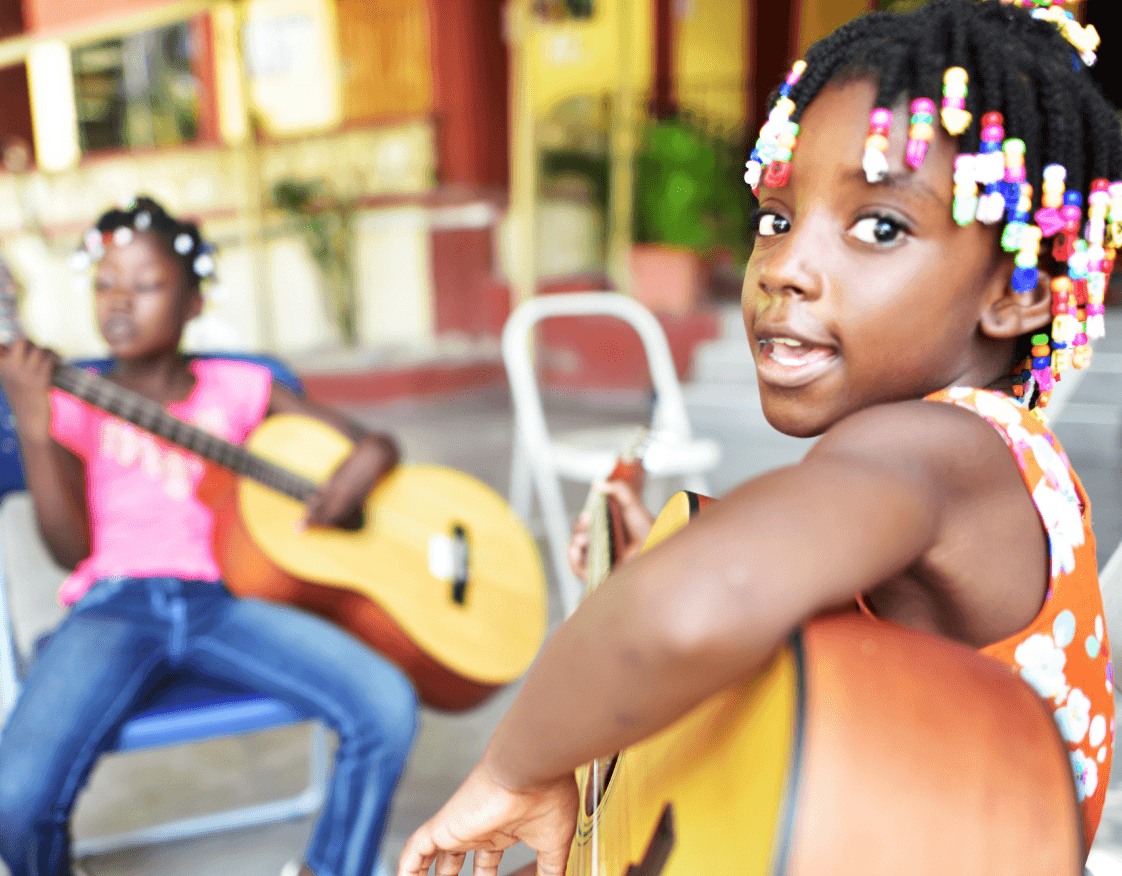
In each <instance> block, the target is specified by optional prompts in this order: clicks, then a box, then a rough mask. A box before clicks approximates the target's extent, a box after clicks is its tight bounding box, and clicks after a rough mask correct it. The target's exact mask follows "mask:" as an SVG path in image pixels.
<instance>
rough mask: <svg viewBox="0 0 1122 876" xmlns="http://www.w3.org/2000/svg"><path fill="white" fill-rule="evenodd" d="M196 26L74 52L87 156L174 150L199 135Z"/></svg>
mask: <svg viewBox="0 0 1122 876" xmlns="http://www.w3.org/2000/svg"><path fill="white" fill-rule="evenodd" d="M194 34H195V31H194V28H193V27H192V26H191V25H190V24H188V23H186V22H183V23H179V24H174V25H171V26H169V27H164V28H159V29H157V30H150V31H145V32H143V33H138V34H132V35H129V36H126V37H119V38H115V39H110V40H105V41H104V42H100V43H94V44H92V45H87V46H78V47H76V48H75V49H74V51H73V55H72V59H73V65H74V91H75V97H76V98H77V104H78V130H79V132H80V135H81V138H82V149H83V151H85V152H91V151H96V150H98V149H120V148H136V147H146V146H147V147H152V146H173V145H177V144H180V143H189V142H191V141H193V140H194V139H195V137H196V136H197V135H198V127H199V122H198V118H199V84H198V81H197V80H196V78H195V75H194V69H193V66H194V65H193V61H194V54H195V52H196V46H195V37H194Z"/></svg>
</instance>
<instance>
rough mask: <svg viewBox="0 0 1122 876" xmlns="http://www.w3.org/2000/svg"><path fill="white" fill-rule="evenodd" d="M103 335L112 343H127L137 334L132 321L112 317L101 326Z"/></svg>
mask: <svg viewBox="0 0 1122 876" xmlns="http://www.w3.org/2000/svg"><path fill="white" fill-rule="evenodd" d="M101 333H102V335H104V336H105V340H107V341H110V342H113V341H127V340H129V339H130V338H132V336H133V335H134V334H136V326H135V325H133V323H132V321H131V320H128V319H122V318H120V317H112V318H110V319H107V320H106V321H105V322H103V323H102V324H101Z"/></svg>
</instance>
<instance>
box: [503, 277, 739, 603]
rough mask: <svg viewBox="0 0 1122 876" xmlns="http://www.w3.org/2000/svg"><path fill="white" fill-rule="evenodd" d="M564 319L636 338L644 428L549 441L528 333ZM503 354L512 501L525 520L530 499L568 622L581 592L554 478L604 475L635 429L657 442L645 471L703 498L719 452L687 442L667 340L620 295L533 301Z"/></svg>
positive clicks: (515, 319)
mask: <svg viewBox="0 0 1122 876" xmlns="http://www.w3.org/2000/svg"><path fill="white" fill-rule="evenodd" d="M565 316H568V317H580V316H610V317H615V318H617V319H619V320H622V321H623V322H624V323H626V324H627V325H628V326H630V327H631V328H632V329H633V330H634V331H635V332H636V333H638V335H639V338H640V340H641V341H642V343H643V350H644V352H645V353H646V358H647V368H648V371H649V373H650V377H651V384H652V387H653V390H654V398H655V403H654V410H653V412H652V416H651V421H650V423H642V424H635V425H634V426H630V427H623V428H622V429H621V428H620V427H619V426H614V427H607V428H604V429H599V430H596V429H582V430H578V431H574V432H571V433H558V434H555V435H550V432H549V428H548V426H547V424H546V418H545V411H544V408H543V406H542V398H541V394H540V392H539V387H538V379H537V370H536V367H535V357H534V355H533V330H534V328H535V327H536V326H537V325H538V323H540V322H542V321H543V320H546V319H550V318H553V317H565ZM502 351H503V362H504V364H505V365H506V370H507V377H508V379H509V381H510V391H511V396H512V398H513V402H514V420H515V429H514V450H513V456H512V462H511V484H510V500H511V504H512V506H513V507H514V508H515V510H517V511H518V512H519V513H520V514H522V516H523V517H524V518H527V519H528V518H529V513H530V503H531V498H532V497H531V491H533V492H535V493H536V495H537V497H538V504H539V506H540V508H541V511H542V517H543V520H544V523H545V529H546V534H547V536H548V538H549V542H550V548H551V553H552V555H553V561H554V571H555V576H556V579H557V581H558V586H559V587H560V590H561V599H562V605H563V608H564V611H565V614H566V615H568V614H570V613H571V612H572V611H573V609H575V608H576V604H577V602H578V601H579V599H580V597H581V595H582V594H583V592H584V587H583V584H582V583H581V582H579V581H578V580H577V579H576V577H575V576H574V575H573V574H572V572H571V571H570V570H569V567H568V561H567V559H566V548H567V545H568V541H569V532H570V525H571V524H570V520H569V516H568V514H567V512H566V510H565V507H564V501H563V499H562V494H561V485H560V478H566V479H569V480H576V481H583V482H585V483H590V482H592V481H594V480H597V479H599V478H603V477H605V476H607V475H608V473H609V472H610V471H611V468H612V463H613V462H614V460H615V458H616V456H617V455H618V453H619V452H620V450H622V444H623V439H624V437H625V436H627V435H634V434H635V431H636V429H637V428H639V427H648V428H650V429H651V430H652V432H653V433H654V434H655V435H656V436H657V437H658V438H659V439H660V440H659V441H658V454H657V457H658V466H657V469H655V467H654V466H653V465H652V466H650V467H651V468H652V471H651V474H652V475H655V476H659V477H682V478H684V479H685V481H686V486H687V487H688V488H689V489H692V490H695V491H697V492H701V493H708V484H707V482H706V481H705V479H704V476H703V475H704V473H705V472H706V471H709V470H711V469H712V468H713V467H714V466H715V465H716V464H717V462H718V461H719V460H720V448H719V447H718V445H717V444H716V442H714V441H712V440H710V439H695V438H694V437H693V431H692V429H691V426H690V419H689V414H688V412H687V410H686V404H685V400H684V398H683V396H682V388H681V385H680V384H679V382H678V372H677V369H676V367H675V365H674V359H673V357H672V355H671V353H670V344H669V342H668V341H667V339H666V333H665V332H664V331H663V328H662V325H661V324H660V323H659V321H658V319H657V318H656V317H655V316H654V314H653V313H651V311H650V310H648V309H647V308H646V307H644V306H643V305H642V304H640V303H639V302H637V301H635V300H634V299H632V298H629V297H627V296H626V295H623V294H621V293H618V292H575V293H566V294H554V295H539V296H537V297H534V298H531V299H530V300H529V301H525V302H523V303H522V304H521V305H519V307H518V308H517V309H516V310H515V311H514V313H512V314H511V316H510V318H509V319H508V320H507V322H506V325H505V326H504V327H503V336H502Z"/></svg>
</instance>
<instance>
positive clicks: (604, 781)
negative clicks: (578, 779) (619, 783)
mask: <svg viewBox="0 0 1122 876" xmlns="http://www.w3.org/2000/svg"><path fill="white" fill-rule="evenodd" d="M618 761H619V755H618V754H613V755H612V756H611V757H604V758H601V759H600V760H598V761H596V762H595V763H593V764H592V766H591V767H590V768H589V770H588V778H587V779H586V781H585V786H584V814H585V816H586V817H588V818H591V817H592V816H593V815H595V814H596V807H597V806H599V805H600V801H601V800H603V799H604V795H605V794H607V793H608V784H609V783H610V782H611V781H612V776H613V775H615V771H616V763H617V762H618Z"/></svg>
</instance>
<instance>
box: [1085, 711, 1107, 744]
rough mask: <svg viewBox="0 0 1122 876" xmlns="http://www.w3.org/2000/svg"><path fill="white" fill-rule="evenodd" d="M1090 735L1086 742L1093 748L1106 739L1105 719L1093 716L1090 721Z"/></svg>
mask: <svg viewBox="0 0 1122 876" xmlns="http://www.w3.org/2000/svg"><path fill="white" fill-rule="evenodd" d="M1090 732H1091V735H1090V736H1088V737H1087V741H1088V742H1090V743H1091V745H1092V746H1093V747H1095V748H1097V747H1098V746H1100V745H1101V744H1102V741H1103V740H1104V739H1106V718H1104V717H1103V716H1102V715H1095V717H1094V718H1092V719H1091V731H1090Z"/></svg>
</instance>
